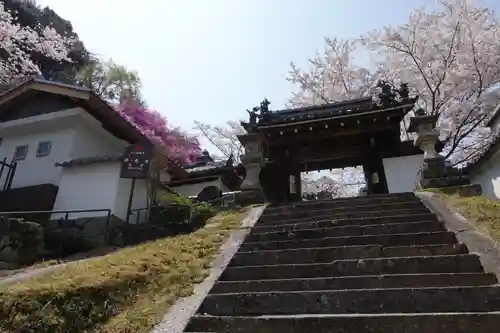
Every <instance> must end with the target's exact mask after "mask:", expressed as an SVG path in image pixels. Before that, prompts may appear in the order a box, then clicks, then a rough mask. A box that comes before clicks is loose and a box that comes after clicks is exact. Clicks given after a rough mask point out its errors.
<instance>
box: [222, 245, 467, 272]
mask: <svg viewBox="0 0 500 333" xmlns="http://www.w3.org/2000/svg"><path fill="white" fill-rule="evenodd" d="M467 253H468V250H467V247H466V246H465V245H464V244H442V245H417V246H394V247H384V246H381V245H354V246H341V247H323V248H306V249H291V250H274V251H250V252H237V253H236V254H235V255H234V257H233V258H232V259H231V261H230V263H229V266H230V267H238V266H262V265H280V264H281V265H290V264H309V263H325V262H332V261H334V260H342V259H366V258H391V257H421V256H436V255H454V254H467Z"/></svg>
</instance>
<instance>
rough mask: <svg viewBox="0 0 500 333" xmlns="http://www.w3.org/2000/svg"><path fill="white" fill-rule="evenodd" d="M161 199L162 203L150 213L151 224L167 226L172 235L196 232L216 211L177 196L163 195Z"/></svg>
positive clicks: (206, 205) (210, 207)
mask: <svg viewBox="0 0 500 333" xmlns="http://www.w3.org/2000/svg"><path fill="white" fill-rule="evenodd" d="M162 199H163V200H164V203H162V204H160V206H158V207H155V208H154V209H153V211H152V213H151V217H152V220H153V223H157V224H167V225H168V226H169V228H171V229H172V231H173V232H174V233H185V232H192V231H194V230H197V229H199V228H201V227H203V226H204V225H205V223H206V221H207V220H208V219H209V218H211V217H213V216H215V214H216V210H215V209H214V208H213V207H212V206H211V205H209V204H206V203H194V202H193V201H191V200H190V199H188V198H185V197H182V196H179V195H175V194H164V195H162ZM165 201H166V202H165Z"/></svg>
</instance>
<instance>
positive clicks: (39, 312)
mask: <svg viewBox="0 0 500 333" xmlns="http://www.w3.org/2000/svg"><path fill="white" fill-rule="evenodd" d="M245 215H246V213H245V210H242V211H239V212H221V213H219V214H217V215H216V216H215V217H213V218H211V219H210V220H209V221H208V223H207V224H206V226H205V227H203V228H201V229H199V230H197V231H196V232H193V233H191V234H187V235H180V236H176V237H169V238H164V239H160V240H157V241H153V242H148V243H145V244H141V245H139V246H135V247H130V248H125V249H121V250H118V251H116V252H113V253H111V254H108V255H105V256H102V257H98V258H94V259H90V260H87V261H85V262H76V263H72V264H69V265H68V266H66V267H64V268H60V269H57V270H56V271H54V272H52V273H49V274H47V275H43V276H39V277H34V278H31V279H28V280H25V281H23V282H21V283H17V284H13V285H9V286H8V287H6V288H5V289H3V290H1V291H0V332H30V333H39V332H47V333H49V332H50V333H55V332H65V333H77V332H78V333H81V332H99V333H125V332H126V333H133V332H141V333H142V332H149V331H150V330H151V328H152V327H153V326H154V325H155V324H156V323H157V322H158V321H159V320H160V319H161V317H162V315H163V314H164V313H165V312H166V311H167V310H168V308H169V307H170V306H171V305H172V304H173V303H174V301H175V300H176V299H178V298H179V297H183V296H187V295H190V294H191V293H192V292H193V287H194V285H195V284H196V283H199V282H201V281H203V279H204V278H205V277H206V276H207V274H208V269H209V267H210V265H211V262H212V260H213V258H214V255H215V254H216V253H217V252H218V249H219V247H220V245H221V243H222V242H223V241H224V240H225V239H226V238H227V236H228V235H229V233H230V232H231V230H232V229H235V228H238V227H239V226H240V225H241V221H242V219H243V218H244V216H245Z"/></svg>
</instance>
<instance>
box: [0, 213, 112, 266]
mask: <svg viewBox="0 0 500 333" xmlns="http://www.w3.org/2000/svg"><path fill="white" fill-rule="evenodd" d="M81 213H104V214H103V215H96V216H90V217H89V216H81V217H78V216H77V217H75V219H70V214H81ZM57 214H64V215H63V216H64V217H61V218H51V217H53V216H54V215H57ZM30 215H31V216H33V215H40V216H42V218H41V219H40V220H39V221H36V220H37V219H38V218H35V219H34V220H33V221H31V219H30V218H29V216H30ZM0 216H5V217H10V218H16V217H21V218H23V219H25V220H27V221H30V222H34V223H38V224H40V225H41V226H42V227H43V228H44V232H57V231H59V230H60V233H61V236H62V237H64V235H65V233H67V232H68V231H69V230H71V229H73V230H74V229H76V230H79V231H80V236H79V237H77V238H80V239H81V240H85V239H95V238H96V237H100V236H104V242H105V243H106V244H109V243H110V222H111V209H74V210H39V211H12V212H0ZM103 217H104V218H105V219H106V220H105V226H104V231H103V232H99V233H96V234H91V235H85V236H83V230H84V229H85V227H86V226H87V224H88V222H90V221H91V220H92V219H95V218H103ZM77 219H83V220H84V222H83V224H81V225H80V224H77V223H76V221H77ZM53 222H55V223H56V224H55V225H52V223H53ZM63 247H64V242H63V241H62V240H61V241H60V242H59V250H58V253H57V255H58V256H63V252H64V249H63Z"/></svg>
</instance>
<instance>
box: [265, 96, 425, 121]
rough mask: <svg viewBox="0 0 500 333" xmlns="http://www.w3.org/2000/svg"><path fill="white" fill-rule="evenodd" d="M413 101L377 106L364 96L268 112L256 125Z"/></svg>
mask: <svg viewBox="0 0 500 333" xmlns="http://www.w3.org/2000/svg"><path fill="white" fill-rule="evenodd" d="M414 103H415V100H413V99H410V100H406V101H402V102H396V103H395V104H392V105H388V106H378V105H377V104H375V103H374V102H373V100H372V97H364V98H358V99H351V100H346V101H341V102H337V103H329V104H323V105H314V106H308V107H302V108H296V109H287V110H280V111H273V112H269V114H268V116H267V117H265V118H263V119H260V120H259V122H258V126H268V125H275V124H281V123H287V122H298V121H307V120H313V119H321V118H330V117H336V116H345V115H354V114H361V113H364V112H370V111H375V110H378V109H387V108H392V107H404V106H408V107H412V106H413V104H414Z"/></svg>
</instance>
